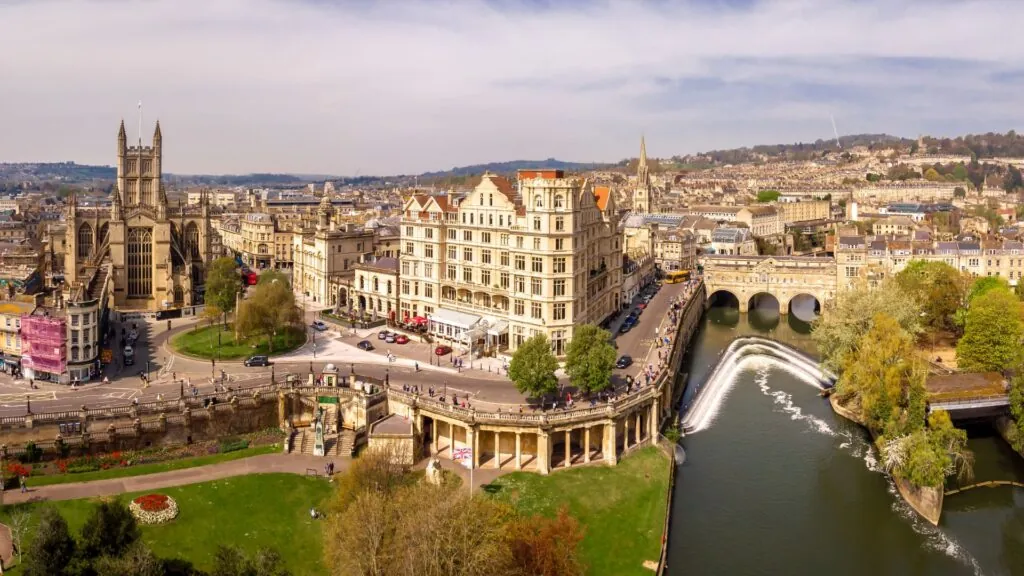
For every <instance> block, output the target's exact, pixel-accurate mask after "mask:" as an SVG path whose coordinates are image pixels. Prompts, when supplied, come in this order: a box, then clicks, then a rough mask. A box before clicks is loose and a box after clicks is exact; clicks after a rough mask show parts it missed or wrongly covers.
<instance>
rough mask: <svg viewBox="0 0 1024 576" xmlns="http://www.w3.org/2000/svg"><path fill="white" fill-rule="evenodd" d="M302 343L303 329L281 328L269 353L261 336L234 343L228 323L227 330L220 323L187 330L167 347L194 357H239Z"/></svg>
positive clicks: (283, 350) (289, 348)
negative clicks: (218, 336)
mask: <svg viewBox="0 0 1024 576" xmlns="http://www.w3.org/2000/svg"><path fill="white" fill-rule="evenodd" d="M218 333H220V345H219V346H218V345H217V334H218ZM305 343H306V333H305V331H304V330H303V329H297V328H291V329H288V330H282V331H281V332H280V333H278V334H277V335H276V336H274V351H273V352H271V351H270V347H269V346H267V339H266V337H264V336H259V337H253V338H247V339H242V340H241V341H239V342H235V333H234V331H233V329H232V328H231V327H230V325H228V329H227V330H225V329H224V328H223V327H222V326H221V325H217V326H207V327H205V328H199V329H198V330H188V331H187V332H182V333H180V334H178V335H176V336H174V338H172V339H171V347H173V348H174V350H175V352H180V353H182V354H186V355H188V356H195V357H198V358H217V359H218V360H240V359H243V358H248V357H249V356H253V355H255V354H268V355H269V354H284V353H286V352H291V351H292V350H295V349H296V348H298V347H299V346H302V345H303V344H305ZM254 344H255V346H254Z"/></svg>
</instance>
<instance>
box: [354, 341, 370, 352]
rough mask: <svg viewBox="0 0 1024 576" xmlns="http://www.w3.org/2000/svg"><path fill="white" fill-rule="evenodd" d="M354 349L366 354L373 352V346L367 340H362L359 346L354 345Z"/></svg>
mask: <svg viewBox="0 0 1024 576" xmlns="http://www.w3.org/2000/svg"><path fill="white" fill-rule="evenodd" d="M356 347H358V348H359V349H360V350H366V351H367V352H369V351H370V350H373V344H371V343H370V341H369V340H363V341H362V342H360V343H359V344H356Z"/></svg>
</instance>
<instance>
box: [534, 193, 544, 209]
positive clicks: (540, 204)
mask: <svg viewBox="0 0 1024 576" xmlns="http://www.w3.org/2000/svg"><path fill="white" fill-rule="evenodd" d="M533 206H534V207H535V208H543V207H544V200H543V199H541V197H540V194H537V195H536V196H534V197H533Z"/></svg>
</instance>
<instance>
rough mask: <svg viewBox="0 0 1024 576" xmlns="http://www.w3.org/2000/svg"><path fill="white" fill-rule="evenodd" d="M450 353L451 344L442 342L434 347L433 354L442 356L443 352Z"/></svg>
mask: <svg viewBox="0 0 1024 576" xmlns="http://www.w3.org/2000/svg"><path fill="white" fill-rule="evenodd" d="M451 353H452V347H451V346H445V345H444V344H442V345H440V346H438V347H437V348H434V354H437V355H438V356H444V355H445V354H451Z"/></svg>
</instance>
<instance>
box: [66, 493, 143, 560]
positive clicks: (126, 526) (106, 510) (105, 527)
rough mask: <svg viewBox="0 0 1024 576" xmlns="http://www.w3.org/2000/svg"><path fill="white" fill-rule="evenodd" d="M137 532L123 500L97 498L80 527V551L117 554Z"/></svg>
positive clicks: (124, 548) (130, 543) (136, 536)
mask: <svg viewBox="0 0 1024 576" xmlns="http://www.w3.org/2000/svg"><path fill="white" fill-rule="evenodd" d="M140 534H141V533H140V531H139V526H138V523H137V522H136V521H135V517H134V516H132V513H131V511H130V510H128V506H127V505H125V503H124V502H122V501H120V500H113V501H110V502H100V503H99V504H97V505H96V506H95V507H94V508H93V509H92V513H91V514H90V515H89V518H88V519H87V520H86V521H85V525H84V526H83V527H82V538H81V551H82V553H83V554H84V555H85V557H86V558H96V557H99V556H120V555H121V554H122V553H123V552H124V551H125V550H127V549H128V547H129V546H131V545H132V544H134V543H135V542H136V541H137V540H138V539H139V536H140Z"/></svg>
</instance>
